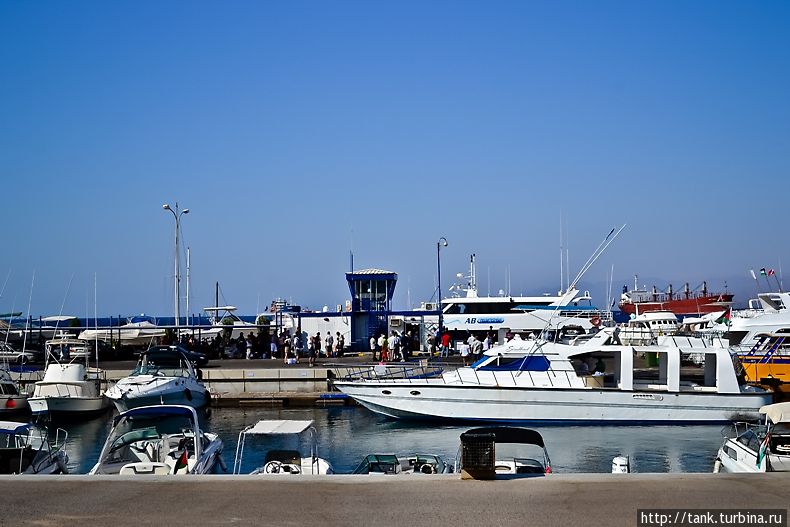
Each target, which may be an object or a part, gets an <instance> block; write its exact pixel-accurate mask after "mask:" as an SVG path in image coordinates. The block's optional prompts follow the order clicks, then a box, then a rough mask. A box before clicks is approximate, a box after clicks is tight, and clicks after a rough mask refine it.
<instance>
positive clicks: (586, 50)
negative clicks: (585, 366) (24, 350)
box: [0, 1, 790, 315]
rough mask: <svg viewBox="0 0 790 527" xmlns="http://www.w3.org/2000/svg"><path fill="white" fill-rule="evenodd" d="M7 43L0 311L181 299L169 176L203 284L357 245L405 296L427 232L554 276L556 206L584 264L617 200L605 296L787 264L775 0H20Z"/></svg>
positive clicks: (268, 280) (0, 115) (430, 238)
mask: <svg viewBox="0 0 790 527" xmlns="http://www.w3.org/2000/svg"><path fill="white" fill-rule="evenodd" d="M0 65H1V66H2V67H0V174H2V178H1V180H2V186H3V196H4V197H5V199H4V205H3V207H2V208H1V209H0V221H2V228H3V230H4V232H5V234H4V243H3V246H4V251H3V256H4V258H3V259H2V265H0V273H2V275H3V276H2V277H0V278H2V279H3V280H4V279H5V276H6V275H9V273H10V278H9V280H8V284H7V286H6V288H5V291H4V292H3V295H2V298H0V311H6V310H11V309H12V308H13V309H16V310H21V311H26V310H27V303H28V296H29V294H30V284H31V279H32V276H33V273H34V272H35V275H36V282H35V287H34V288H33V294H32V299H33V300H32V307H31V312H32V313H33V314H34V315H39V314H44V315H46V314H53V313H57V312H59V310H60V306H61V303H63V302H64V298H65V307H64V311H65V312H69V313H75V314H82V313H86V312H89V313H92V312H93V277H94V274H95V275H96V277H97V283H98V295H97V296H98V310H99V312H100V313H105V314H107V315H109V314H123V315H127V314H132V313H140V312H146V313H151V314H158V315H167V314H171V313H172V285H171V284H172V274H173V272H172V265H173V264H172V257H173V255H172V249H171V247H172V237H173V219H172V217H171V216H170V215H169V213H166V212H163V211H162V210H161V207H162V204H163V203H165V202H169V203H171V204H173V203H174V202H176V201H178V202H179V204H180V205H181V206H182V207H188V208H189V209H190V210H191V212H190V214H189V215H188V216H185V217H184V221H183V238H184V241H185V242H186V244H187V245H189V247H190V248H191V255H192V287H191V289H192V306H193V311H195V309H194V308H195V307H202V306H204V305H209V304H212V303H213V290H214V282H215V281H219V282H220V284H221V288H222V291H223V295H224V299H225V301H227V302H228V303H232V304H235V305H237V306H239V307H240V308H241V311H242V312H244V313H253V312H254V311H255V310H256V309H257V308H259V307H260V308H261V309H262V308H263V307H264V306H265V305H267V304H268V303H269V302H270V301H271V300H272V298H274V297H278V296H279V297H285V298H288V299H291V300H293V301H294V302H296V303H300V304H302V305H307V306H309V307H312V308H320V307H321V306H323V305H330V306H333V305H335V304H338V303H342V302H343V301H344V300H345V299H346V298H347V297H348V290H347V287H346V284H345V279H344V274H343V273H344V272H345V271H347V270H348V267H349V250H350V249H351V248H352V247H353V250H354V254H355V266H356V267H357V268H362V267H379V268H384V269H389V270H392V271H395V272H397V273H398V274H399V279H400V280H399V287H398V290H397V292H396V300H395V305H396V307H405V306H406V303H407V292H408V298H410V299H411V302H412V304H417V303H418V302H419V301H420V300H427V299H428V297H430V296H431V294H432V292H433V288H434V286H435V280H436V271H435V269H436V240H437V239H438V238H439V237H440V236H445V237H446V238H447V239H448V241H449V246H448V247H447V248H446V249H444V250H443V253H442V267H443V271H442V272H443V276H442V282H443V285H445V286H449V285H450V283H451V282H452V277H453V275H454V274H455V273H456V272H459V271H464V270H466V268H467V261H468V256H469V254H471V253H473V252H474V253H476V254H477V256H478V274H479V282H480V286H481V289H482V290H483V292H486V291H487V290H488V289H489V287H490V289H491V290H492V291H496V290H498V289H500V288H503V287H505V276H506V274H507V270H508V268H509V269H510V276H511V291H512V292H513V293H521V292H523V293H528V294H539V293H543V292H545V291H549V290H552V291H553V290H556V289H557V288H558V287H559V274H560V272H559V244H560V242H559V238H560V217H561V216H563V217H564V218H565V221H566V222H567V231H568V246H569V248H570V263H571V268H572V269H573V270H574V271H575V270H577V269H578V268H579V267H580V265H581V264H582V263H583V261H584V260H585V259H586V258H587V256H588V255H589V254H590V253H591V252H592V250H593V249H594V248H595V246H596V245H597V244H598V243H599V242H600V240H601V239H602V238H603V237H604V236H605V235H606V233H608V232H609V230H610V229H611V228H612V227H613V226H615V225H618V224H622V223H628V228H627V229H626V230H625V231H624V232H623V234H622V235H621V237H620V239H618V240H617V241H616V242H615V244H613V245H612V246H611V248H610V250H609V251H608V252H607V253H606V254H605V255H604V256H603V257H602V258H601V260H600V261H599V263H598V264H597V265H596V266H595V267H593V268H592V269H591V270H590V272H589V273H588V275H587V276H586V277H585V279H584V280H583V281H582V286H583V287H587V288H591V289H593V293H594V294H595V295H596V299H599V300H600V302H599V303H603V299H602V298H601V296H602V295H603V294H604V291H603V288H602V286H601V284H603V283H604V282H605V279H606V278H605V277H606V273H607V272H608V271H609V269H610V267H611V266H612V265H614V268H615V285H616V287H619V286H620V285H622V284H623V283H630V282H631V281H632V275H633V274H635V273H639V274H640V277H645V280H648V281H656V282H657V283H658V285H659V286H661V285H662V281H663V284H665V283H666V282H668V281H672V282H674V284H675V288H676V289H677V288H678V287H679V285H680V284H682V282H684V281H689V282H691V283H692V286H695V285H697V284H698V283H700V282H701V281H702V280H703V279H707V280H708V281H709V283H710V284H711V285H712V286H713V287H716V288H720V287H721V286H723V283H724V281H725V280H726V281H728V284H729V285H730V286H731V288H733V287H736V288H737V287H739V285H738V284H741V285H740V286H741V287H747V286H749V275H748V269H749V268H757V269H759V268H760V267H763V266H767V267H773V268H776V269H777V270H778V268H779V267H780V266H781V264H782V263H784V265H785V267H788V268H790V254H788V253H789V252H790V251H789V250H788V234H787V229H786V221H785V218H784V214H783V211H784V210H785V208H786V206H785V204H786V197H787V195H788V191H790V182H788V181H789V180H788V178H787V175H788V168H790V157H788V152H790V99H789V98H788V93H790V4H787V3H786V2H720V1H715V2H703V1H699V2H667V1H660V2H647V1H646V2H537V1H536V2H505V1H501V2H456V1H453V2H449V1H448V2H390V3H384V2H353V1H340V2H281V3H275V2H241V1H237V2H221V3H217V2H191V1H190V2H113V3H108V2H21V1H9V2H3V3H0ZM72 277H73V279H72ZM489 277H490V278H489ZM70 281H71V286H70V288H69V291H68V294H66V291H67V286H68V284H69V282H70ZM648 283H650V282H648ZM489 284H490V286H489ZM744 284H745V285H744ZM752 290H753V288H752Z"/></svg>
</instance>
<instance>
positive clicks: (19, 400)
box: [0, 367, 30, 416]
mask: <svg viewBox="0 0 790 527" xmlns="http://www.w3.org/2000/svg"><path fill="white" fill-rule="evenodd" d="M28 411H30V406H29V405H28V402H27V394H26V393H21V392H20V390H19V385H18V384H17V383H16V382H14V380H13V379H12V378H11V374H10V373H8V371H7V370H5V369H4V368H2V367H0V416H8V415H12V414H18V413H22V412H28Z"/></svg>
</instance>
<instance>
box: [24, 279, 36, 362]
mask: <svg viewBox="0 0 790 527" xmlns="http://www.w3.org/2000/svg"><path fill="white" fill-rule="evenodd" d="M35 283H36V270H35V269H33V279H32V280H31V281H30V296H29V297H28V299H27V320H25V332H24V336H23V337H22V353H23V354H24V353H25V347H26V346H27V331H28V326H29V324H30V306H31V305H32V304H33V285H34V284H35Z"/></svg>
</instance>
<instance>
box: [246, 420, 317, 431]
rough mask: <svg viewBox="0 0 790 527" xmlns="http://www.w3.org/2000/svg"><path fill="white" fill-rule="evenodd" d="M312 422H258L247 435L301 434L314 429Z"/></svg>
mask: <svg viewBox="0 0 790 527" xmlns="http://www.w3.org/2000/svg"><path fill="white" fill-rule="evenodd" d="M312 426H313V422H312V421H294V420H274V419H272V420H263V421H258V422H257V423H255V425H253V426H252V427H251V428H249V429H248V430H245V431H244V433H245V434H259V435H282V434H301V433H302V432H304V431H305V430H308V429H310V428H312Z"/></svg>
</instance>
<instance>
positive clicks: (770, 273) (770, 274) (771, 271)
mask: <svg viewBox="0 0 790 527" xmlns="http://www.w3.org/2000/svg"><path fill="white" fill-rule="evenodd" d="M775 274H776V273H775V272H774V270H773V269H768V276H773V275H775Z"/></svg>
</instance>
